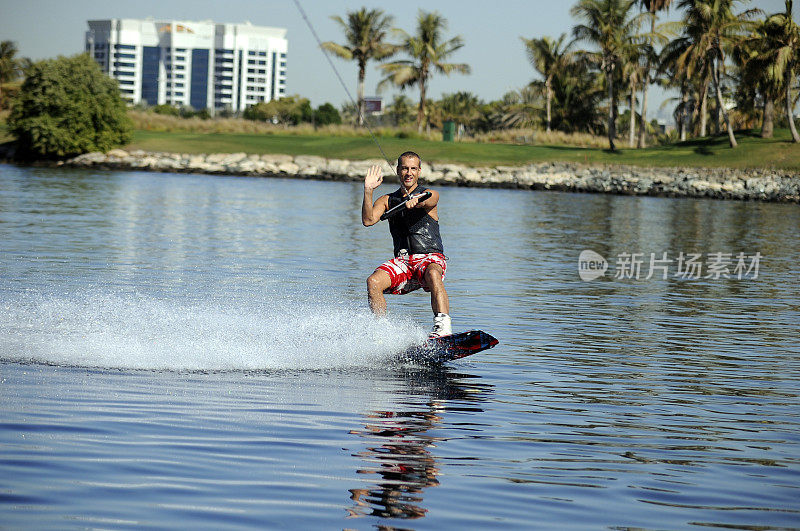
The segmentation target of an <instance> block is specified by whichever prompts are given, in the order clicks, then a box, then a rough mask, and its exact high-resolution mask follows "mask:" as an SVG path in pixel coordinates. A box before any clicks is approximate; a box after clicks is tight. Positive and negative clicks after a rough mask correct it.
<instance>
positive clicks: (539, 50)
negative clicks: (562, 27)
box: [522, 33, 572, 133]
mask: <svg viewBox="0 0 800 531" xmlns="http://www.w3.org/2000/svg"><path fill="white" fill-rule="evenodd" d="M566 39H567V35H566V34H565V33H562V34H561V35H560V36H559V37H558V39H555V40H553V39H551V38H550V37H548V36H544V37H542V38H541V39H526V38H524V37H523V38H522V42H523V43H524V44H525V51H526V52H527V54H528V60H529V61H530V62H531V65H533V68H534V69H536V71H537V72H539V73H540V74H541V75H542V77H544V90H545V112H546V117H545V123H546V124H547V125H546V129H547V132H548V133H549V132H550V130H551V124H552V121H553V112H552V102H553V78H555V77H556V76H558V75H560V74H561V73H563V71H564V69H565V68H566V67H567V65H568V64H569V62H570V60H571V57H572V56H571V54H570V53H569V49H570V47H571V46H572V43H571V42H569V43H566V44H565V43H564V41H565V40H566Z"/></svg>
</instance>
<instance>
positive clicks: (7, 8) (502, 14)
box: [0, 0, 800, 118]
mask: <svg viewBox="0 0 800 531" xmlns="http://www.w3.org/2000/svg"><path fill="white" fill-rule="evenodd" d="M299 2H300V5H301V6H302V8H303V9H304V10H305V12H306V14H307V15H308V17H309V20H310V21H311V24H312V25H313V26H314V28H315V30H316V32H317V34H318V35H319V37H320V39H321V40H323V41H328V40H330V41H335V42H343V40H344V39H343V34H342V31H341V29H340V28H339V26H338V25H337V24H336V23H335V22H334V21H332V20H331V17H332V16H333V15H339V16H342V17H343V18H344V17H345V16H346V13H347V12H348V11H355V10H357V9H359V8H361V7H363V6H366V7H368V8H380V9H383V10H384V12H386V13H387V14H391V15H393V16H394V18H395V27H398V28H401V29H404V30H405V31H407V32H409V33H413V32H414V29H415V28H414V26H415V20H416V16H417V14H418V12H419V10H421V9H422V10H425V11H438V12H439V13H440V14H441V15H442V16H444V18H445V19H447V21H448V31H447V33H446V35H447V36H448V38H449V37H454V36H456V35H460V36H461V37H462V38H463V40H464V43H465V44H464V47H463V48H462V49H460V50H459V51H458V52H456V53H455V54H454V55H453V57H452V62H459V63H467V64H469V65H470V67H471V68H472V73H471V74H469V75H461V74H453V75H451V76H449V77H448V76H443V75H436V76H435V77H434V78H433V79H432V80H431V82H430V85H429V90H428V95H429V97H431V98H434V99H438V98H440V97H441V95H442V94H446V93H454V92H459V91H467V92H471V93H473V94H476V95H477V96H478V97H479V98H481V99H483V100H484V101H491V100H497V99H500V98H501V97H502V96H503V94H505V93H506V92H508V91H511V90H517V89H519V88H521V87H523V86H525V85H526V84H528V83H529V82H531V81H532V80H533V79H537V78H538V75H537V74H536V72H535V71H534V70H533V67H531V66H530V64H529V62H528V59H527V57H526V55H525V49H524V46H523V43H522V40H521V38H522V37H525V38H528V39H530V38H541V37H543V36H545V35H548V36H551V37H558V36H559V35H560V34H561V33H567V34H569V33H570V32H571V29H572V27H573V26H575V24H576V23H577V22H576V20H575V19H573V18H572V17H571V16H570V14H569V10H570V8H571V7H572V6H573V5H574V4H575V1H573V0H496V1H494V2H485V1H482V0H481V1H479V0H429V1H427V2H420V1H416V0H411V1H406V2H402V3H400V2H377V1H371V0H299ZM740 6H742V8H752V7H757V8H760V9H763V10H764V11H765V12H767V13H774V12H778V11H783V9H784V2H783V0H752V1H749V2H748V1H744V2H741V3H740ZM676 13H677V12H676V10H675V9H674V8H673V9H672V10H671V12H670V14H668V15H667V17H669V18H676V16H677V14H676ZM147 17H153V18H154V19H156V20H188V21H200V20H213V21H214V22H217V23H240V22H245V21H249V22H251V23H252V24H254V25H258V26H275V27H281V28H286V29H287V30H288V32H287V39H288V41H289V53H288V65H287V70H288V72H287V94H300V95H301V96H304V97H307V98H309V99H310V100H311V103H312V105H314V106H315V107H316V106H318V105H321V104H322V103H325V102H331V103H333V104H334V105H336V106H337V107H338V106H340V105H341V104H343V103H345V102H346V101H348V96H347V93H346V92H345V89H344V88H343V87H342V85H341V84H340V83H339V81H338V79H337V77H336V74H335V73H334V71H333V69H332V68H331V66H330V64H329V63H328V60H327V59H326V58H325V56H324V55H323V52H322V51H320V49H319V47H318V46H317V43H316V41H315V40H314V38H313V36H312V34H311V32H310V30H309V29H308V26H307V25H306V22H305V21H304V20H303V17H302V16H301V15H300V12H299V10H298V9H297V6H296V5H295V1H294V0H258V1H255V0H224V1H220V0H213V1H209V0H134V1H131V0H126V1H124V2H122V1H116V0H66V1H65V0H0V40H12V41H15V42H16V43H17V46H18V48H19V55H20V56H22V57H30V58H31V59H34V60H37V59H45V58H50V57H55V56H58V55H73V54H75V53H79V52H82V51H83V49H84V34H85V32H86V30H87V29H88V26H87V20H96V19H109V18H147ZM794 17H795V20H800V2H796V3H795V7H794ZM333 63H334V65H335V66H336V68H337V69H338V71H339V73H340V75H341V76H342V79H343V80H344V81H345V83H346V84H347V85H348V86H347V90H349V91H350V93H351V94H352V96H353V97H355V85H356V67H355V64H354V63H352V62H348V61H344V60H341V59H338V58H334V59H333ZM371 65H372V66H370V67H369V68H368V71H367V79H366V93H367V95H374V94H377V92H376V90H375V89H376V85H377V84H378V82H379V81H380V79H381V76H380V73H379V71H378V70H377V69H376V67H375V65H376V63H374V62H373V63H371ZM395 93H397V91H396V90H391V89H387V90H386V91H384V92H383V93H382V94H381V95H382V96H383V97H384V99H385V100H390V99H391V98H392V96H393V95H394V94H395ZM406 94H407V95H408V96H409V98H410V99H411V100H412V101H417V99H418V98H419V92H418V91H417V89H416V88H411V89H408V90H406ZM670 96H671V94H669V93H665V92H663V91H661V90H660V89H654V90H653V91H652V92H651V96H650V100H651V103H650V105H648V113H650V114H649V116H650V117H653V116H654V115H656V114H657V113H659V107H660V105H661V102H663V101H664V99H665V98H668V97H670ZM670 114H671V110H669V109H664V110H662V111H661V115H662V117H665V118H666V117H668V116H669V115H670Z"/></svg>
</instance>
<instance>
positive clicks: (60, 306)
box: [0, 293, 426, 371]
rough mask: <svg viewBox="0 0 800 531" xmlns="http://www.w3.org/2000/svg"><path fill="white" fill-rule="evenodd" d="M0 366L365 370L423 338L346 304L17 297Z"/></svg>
mask: <svg viewBox="0 0 800 531" xmlns="http://www.w3.org/2000/svg"><path fill="white" fill-rule="evenodd" d="M0 307H2V309H3V310H4V313H5V315H6V316H7V317H6V319H5V320H4V322H3V323H2V324H0V358H2V359H3V360H6V361H23V362H37V363H49V364H57V365H69V366H81V367H84V366H85V367H102V368H133V369H153V370H201V371H202V370H209V371H215V370H259V369H304V370H305V369H329V368H347V367H372V366H375V365H376V364H382V363H383V364H385V363H387V362H388V361H390V360H391V359H392V358H393V357H394V356H395V355H396V354H397V353H398V352H401V351H402V350H404V349H405V348H407V347H409V346H411V345H412V344H414V343H418V342H420V341H422V340H424V338H425V335H426V334H425V331H424V330H423V329H422V328H421V327H420V325H419V324H417V323H412V322H409V321H407V320H402V319H398V318H391V317H389V318H376V317H374V316H373V315H372V314H371V313H370V312H369V311H368V310H366V309H364V308H359V307H358V305H356V304H355V303H351V302H346V301H342V302H336V301H334V302H330V301H328V302H326V303H320V302H319V301H313V300H312V301H308V300H301V301H298V300H291V301H290V300H286V299H285V298H283V297H280V298H276V299H272V300H269V299H268V300H265V301H263V302H257V303H254V302H253V301H252V300H251V301H247V302H244V303H242V302H240V301H235V300H231V301H223V302H220V301H214V302H210V303H209V302H202V303H201V302H186V301H176V300H170V299H167V298H157V297H154V296H147V295H141V294H108V293H89V294H82V295H75V294H70V295H58V296H54V295H41V294H38V295H30V294H28V295H25V296H15V297H13V298H12V300H8V301H4V302H3V303H2V304H0Z"/></svg>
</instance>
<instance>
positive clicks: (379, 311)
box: [367, 269, 392, 315]
mask: <svg viewBox="0 0 800 531" xmlns="http://www.w3.org/2000/svg"><path fill="white" fill-rule="evenodd" d="M391 285H392V279H391V278H390V277H389V273H387V272H386V271H383V270H381V269H376V270H375V272H374V273H372V274H371V275H370V276H369V278H367V296H368V297H369V309H370V310H372V313H374V314H375V315H383V314H385V313H386V297H384V296H383V291H384V290H386V289H388V288H389V287H390V286H391Z"/></svg>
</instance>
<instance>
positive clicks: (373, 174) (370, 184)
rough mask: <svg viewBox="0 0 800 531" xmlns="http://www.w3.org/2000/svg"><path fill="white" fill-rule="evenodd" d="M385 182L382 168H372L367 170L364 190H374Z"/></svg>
mask: <svg viewBox="0 0 800 531" xmlns="http://www.w3.org/2000/svg"><path fill="white" fill-rule="evenodd" d="M382 182H383V173H382V172H381V167H380V166H370V168H369V170H367V176H366V177H364V188H365V189H367V190H370V191H371V190H374V189H375V188H377V187H379V186H380V185H381V183H382Z"/></svg>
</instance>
